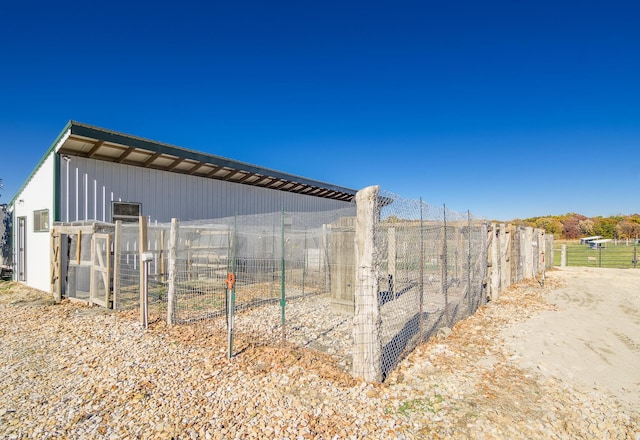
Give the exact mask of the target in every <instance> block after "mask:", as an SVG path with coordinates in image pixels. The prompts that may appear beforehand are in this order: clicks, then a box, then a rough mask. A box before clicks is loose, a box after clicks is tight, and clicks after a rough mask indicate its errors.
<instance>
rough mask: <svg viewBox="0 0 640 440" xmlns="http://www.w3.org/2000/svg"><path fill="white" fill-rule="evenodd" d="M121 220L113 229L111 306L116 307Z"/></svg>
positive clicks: (118, 296) (118, 293) (118, 289)
mask: <svg viewBox="0 0 640 440" xmlns="http://www.w3.org/2000/svg"><path fill="white" fill-rule="evenodd" d="M121 242H122V221H121V220H117V221H116V226H115V228H114V230H113V299H112V300H113V301H112V303H113V306H112V308H113V309H114V310H115V309H117V307H118V300H119V298H120V246H122V243H121Z"/></svg>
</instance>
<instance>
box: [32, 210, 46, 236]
mask: <svg viewBox="0 0 640 440" xmlns="http://www.w3.org/2000/svg"><path fill="white" fill-rule="evenodd" d="M33 231H34V232H49V210H48V209H39V210H37V211H33Z"/></svg>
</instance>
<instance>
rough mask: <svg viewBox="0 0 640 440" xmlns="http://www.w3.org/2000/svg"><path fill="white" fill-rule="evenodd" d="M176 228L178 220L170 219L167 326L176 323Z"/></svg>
mask: <svg viewBox="0 0 640 440" xmlns="http://www.w3.org/2000/svg"><path fill="white" fill-rule="evenodd" d="M178 227H179V221H178V219H177V218H172V219H171V230H170V232H169V268H168V272H169V285H168V289H167V325H169V326H172V325H174V324H175V322H176V270H177V260H178V259H177V252H176V245H177V243H178Z"/></svg>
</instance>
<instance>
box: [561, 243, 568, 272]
mask: <svg viewBox="0 0 640 440" xmlns="http://www.w3.org/2000/svg"><path fill="white" fill-rule="evenodd" d="M560 267H567V245H566V244H563V245H562V249H561V250H560Z"/></svg>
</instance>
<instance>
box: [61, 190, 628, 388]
mask: <svg viewBox="0 0 640 440" xmlns="http://www.w3.org/2000/svg"><path fill="white" fill-rule="evenodd" d="M356 200H357V203H351V204H347V205H345V207H344V208H342V209H334V210H319V211H313V212H309V211H300V212H295V211H292V212H285V211H274V212H270V213H266V214H259V215H242V216H232V217H226V218H218V219H212V220H199V221H183V222H180V221H179V220H177V219H174V220H173V221H172V222H171V223H166V224H149V223H147V222H144V221H143V222H141V223H121V222H117V223H116V224H115V225H106V224H105V225H100V226H99V227H98V226H96V225H91V226H90V227H88V226H87V225H84V226H78V227H75V226H68V227H67V226H65V227H64V228H63V227H62V226H57V227H56V228H58V229H59V233H60V234H61V235H60V237H61V238H60V242H61V243H62V244H63V245H62V246H61V251H60V253H59V255H62V256H64V255H67V257H66V260H67V261H66V263H62V264H61V267H62V268H63V269H62V278H65V279H67V280H68V281H67V284H66V285H65V286H63V287H64V289H63V290H64V292H66V294H67V296H71V295H76V296H78V295H80V292H85V290H87V289H89V290H90V291H96V292H98V296H101V295H102V293H101V292H103V290H104V297H105V301H103V302H97V301H96V303H98V304H104V306H105V307H109V306H110V305H111V304H112V305H113V307H114V308H115V309H117V310H135V311H139V312H140V317H141V321H142V323H143V325H147V324H148V323H153V322H159V321H165V322H166V323H167V324H168V325H189V324H191V323H196V322H201V323H203V324H204V325H206V326H208V327H209V329H210V330H212V331H214V332H220V335H223V334H226V336H227V345H226V348H227V350H228V355H229V356H233V355H234V353H235V349H234V338H235V339H238V338H240V339H241V340H242V342H243V344H244V345H243V346H245V347H246V346H247V344H256V345H264V344H269V345H273V344H280V343H287V344H291V345H294V346H299V347H307V348H310V349H314V350H318V351H321V352H324V353H327V354H329V355H331V356H332V357H333V358H334V360H335V361H336V363H337V365H338V366H340V367H342V368H343V369H344V370H346V371H351V373H352V374H353V375H354V376H356V377H363V378H365V379H366V380H371V381H382V380H384V379H385V377H386V376H387V375H388V374H389V373H390V372H391V371H392V370H393V369H394V368H395V366H396V365H397V364H398V362H400V361H401V360H402V359H403V358H404V357H405V356H406V355H407V354H408V353H410V352H411V351H412V350H413V349H414V348H415V347H416V346H418V345H419V344H421V343H422V342H424V341H426V340H427V339H428V338H429V337H431V336H432V335H434V334H436V333H437V332H438V330H439V329H441V328H443V327H452V326H453V325H454V324H455V323H456V322H458V321H460V320H462V319H464V318H466V317H468V316H470V315H472V314H473V313H474V312H475V311H476V310H477V309H478V308H479V307H480V306H481V305H483V304H485V302H486V301H487V298H488V297H492V296H491V295H492V289H495V293H496V294H497V293H498V292H499V291H500V289H503V288H506V287H508V286H509V285H511V284H513V283H516V282H519V281H521V280H522V279H524V278H527V277H532V276H533V277H535V276H536V275H537V274H538V273H539V272H540V271H541V270H544V267H546V266H547V265H549V264H550V263H549V262H547V261H545V253H546V252H549V249H551V250H552V249H553V242H552V238H553V237H548V236H547V237H545V236H544V231H541V230H534V229H533V228H523V227H513V226H511V225H496V224H491V225H489V224H488V223H487V222H486V221H484V220H483V219H479V218H475V217H473V216H471V214H470V213H469V212H466V213H460V212H456V211H452V210H450V209H447V208H446V207H445V206H442V207H435V206H432V205H428V204H426V203H424V202H423V201H422V200H409V199H403V198H401V197H399V196H397V195H395V194H391V193H388V192H380V191H379V189H378V188H377V187H370V188H366V189H365V190H362V191H360V192H358V196H357V197H356ZM74 228H75V229H74ZM77 228H85V229H83V230H84V231H85V232H84V235H83V234H82V231H81V230H80V229H77ZM87 228H88V229H87ZM76 229H77V230H76ZM111 236H112V237H111ZM65 237H66V238H65ZM549 238H550V239H551V240H549ZM74 240H75V241H74ZM64 243H67V244H66V245H65V244H64ZM109 246H113V258H111V259H110V257H109V255H108V253H106V254H105V250H106V249H107V248H109ZM98 251H99V252H98ZM634 259H635V257H634ZM110 264H113V271H112V278H113V280H112V288H113V295H112V299H111V300H110V299H109V296H108V295H107V292H108V290H109V276H108V273H109V265H110ZM83 270H84V272H82V271H83ZM65 271H66V272H65ZM85 272H86V273H85ZM100 283H102V284H100ZM81 284H82V286H81ZM85 284H86V286H85ZM92 286H93V287H92ZM96 286H98V287H99V288H96ZM103 287H104V288H103ZM91 298H92V296H91V295H90V296H89V299H91ZM100 301H101V300H100ZM218 340H221V339H218ZM221 348H223V347H221Z"/></svg>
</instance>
